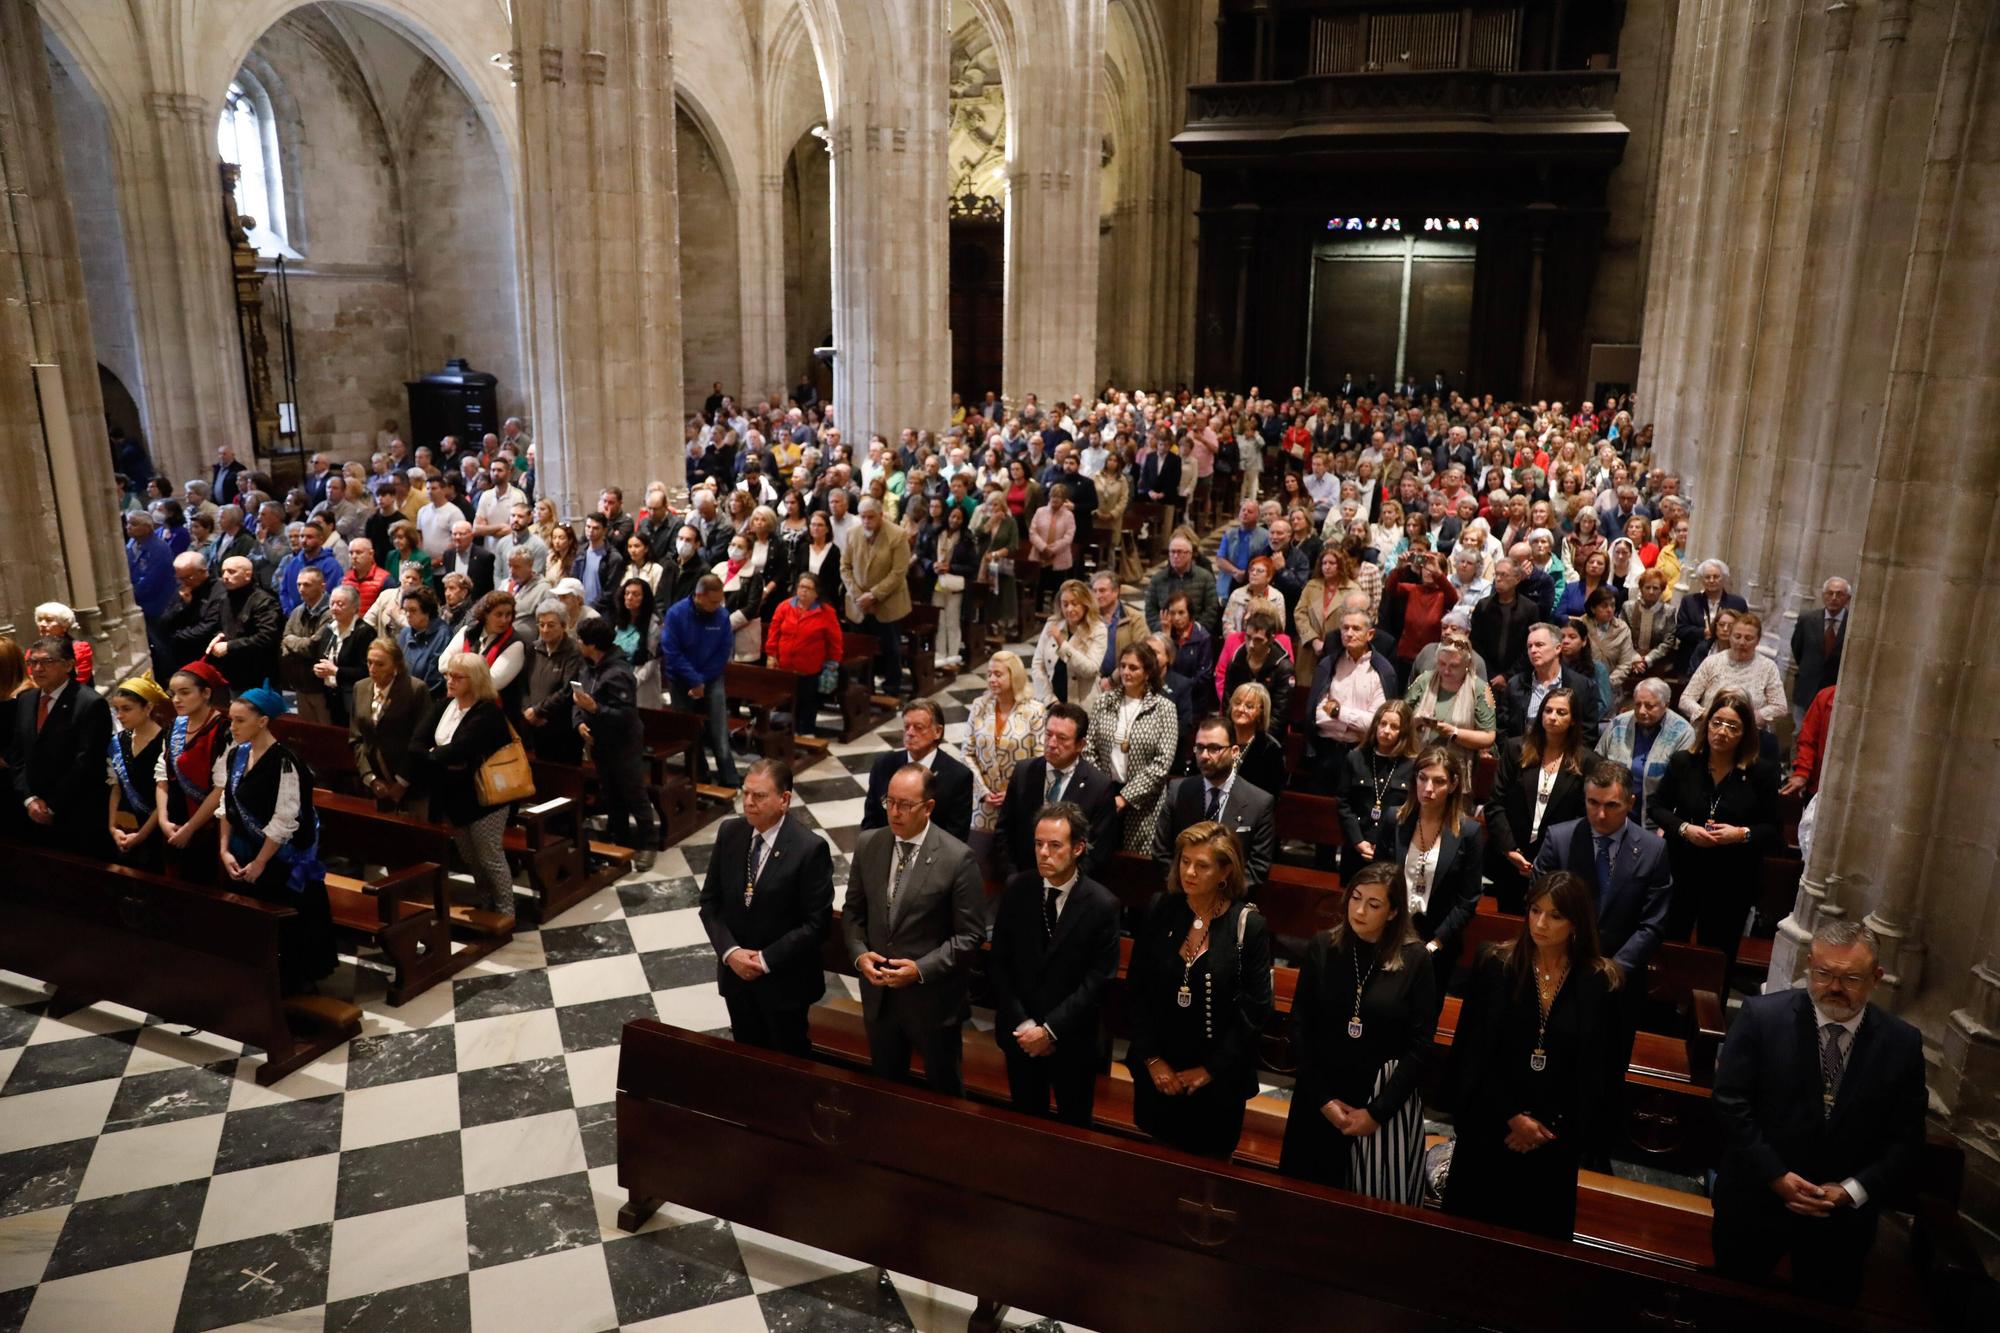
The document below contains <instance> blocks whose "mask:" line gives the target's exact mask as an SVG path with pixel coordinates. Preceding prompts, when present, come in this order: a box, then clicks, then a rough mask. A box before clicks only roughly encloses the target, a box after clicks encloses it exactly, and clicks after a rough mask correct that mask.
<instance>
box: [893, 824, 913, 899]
mask: <svg viewBox="0 0 2000 1333" xmlns="http://www.w3.org/2000/svg"><path fill="white" fill-rule="evenodd" d="M916 850H917V845H916V844H915V843H913V842H903V841H900V840H898V841H897V843H896V868H895V869H894V870H892V871H890V872H889V910H891V911H894V910H895V908H896V893H897V891H898V890H900V889H901V888H902V887H903V872H904V871H906V870H908V869H909V868H910V857H911V855H912V854H914V853H915V852H916Z"/></svg>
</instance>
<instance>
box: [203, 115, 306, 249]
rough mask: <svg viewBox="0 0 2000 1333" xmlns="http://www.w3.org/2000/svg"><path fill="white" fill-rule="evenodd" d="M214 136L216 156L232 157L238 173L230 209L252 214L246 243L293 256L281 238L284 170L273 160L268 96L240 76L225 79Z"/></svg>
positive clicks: (274, 142)
mask: <svg viewBox="0 0 2000 1333" xmlns="http://www.w3.org/2000/svg"><path fill="white" fill-rule="evenodd" d="M215 141H216V147H217V149H218V150H219V151H220V152H221V154H222V160H223V161H225V162H230V163H234V164H235V166H236V168H237V170H238V172H239V173H240V174H239V175H238V176H237V178H236V211H237V212H238V213H240V214H246V215H248V216H250V217H252V218H255V219H256V220H257V225H256V226H255V227H254V228H252V229H251V232H250V244H251V245H253V246H255V247H256V249H257V253H258V254H260V255H266V256H275V255H284V256H286V257H287V258H293V259H296V258H298V252H297V251H296V250H295V249H294V248H293V247H292V246H291V245H290V244H288V243H287V241H286V236H285V232H286V215H285V182H284V172H283V170H282V169H281V168H280V166H279V153H278V136H277V127H276V125H275V124H274V122H273V117H272V115H271V103H270V99H269V98H268V97H266V96H264V91H263V89H261V88H259V87H257V86H256V85H255V84H254V83H251V82H250V81H248V80H247V79H244V78H241V77H239V78H238V79H237V80H236V82H234V83H232V84H230V85H229V93H228V95H227V96H226V97H224V98H223V99H222V119H221V120H220V121H219V122H218V123H217V125H216V131H215Z"/></svg>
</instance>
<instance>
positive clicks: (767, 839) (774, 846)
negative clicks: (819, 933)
mask: <svg viewBox="0 0 2000 1333" xmlns="http://www.w3.org/2000/svg"><path fill="white" fill-rule="evenodd" d="M447 711H449V710H447ZM781 827H783V821H782V820H781V821H779V822H778V823H776V824H773V825H771V827H770V828H769V829H767V830H765V831H764V832H762V833H759V832H758V831H757V829H756V828H755V827H754V826H753V827H752V828H751V830H750V844H749V846H748V848H747V849H746V851H747V853H748V855H749V858H750V859H749V860H748V861H746V862H744V871H745V873H746V874H747V873H748V871H749V868H750V867H751V866H755V867H757V870H758V872H759V873H760V874H761V873H762V872H763V871H764V870H766V869H768V868H769V867H770V864H771V858H772V857H773V856H776V855H777V854H778V830H779V829H780V828H781ZM760 842H761V843H763V844H764V851H763V855H762V856H761V857H760V856H759V855H758V852H757V844H758V843H760ZM754 882H755V881H754V880H753V881H752V883H754ZM743 952H744V948H743V946H742V945H740V944H739V945H737V946H735V947H734V948H732V949H731V950H730V951H729V952H728V953H725V954H723V955H722V961H723V962H725V963H727V962H728V961H729V959H730V957H731V955H733V954H739V953H743ZM770 970H771V969H770V968H769V967H766V968H765V969H764V971H765V972H767V973H768V972H769V971H770Z"/></svg>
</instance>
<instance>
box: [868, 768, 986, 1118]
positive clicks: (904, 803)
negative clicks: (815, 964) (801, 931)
mask: <svg viewBox="0 0 2000 1333" xmlns="http://www.w3.org/2000/svg"><path fill="white" fill-rule="evenodd" d="M936 782H937V780H936V778H935V777H934V776H933V775H932V773H931V771H930V770H929V769H927V768H925V767H924V766H923V765H921V764H905V765H904V766H903V767H902V768H901V769H899V770H897V772H896V774H895V776H894V777H892V778H890V779H889V791H888V795H887V796H886V797H885V798H884V799H883V801H882V806H883V809H884V810H885V812H886V813H887V815H888V819H889V826H888V827H887V828H877V829H868V830H867V831H865V832H863V833H862V835H861V838H860V841H859V842H857V843H856V844H855V848H854V862H853V868H852V869H851V870H850V872H849V873H848V877H847V898H846V901H845V902H843V903H842V904H841V908H840V930H841V935H842V936H843V938H844V939H845V940H846V944H847V956H848V957H850V958H852V959H853V960H854V970H855V971H856V972H859V973H860V974H861V1012H862V1019H863V1022H864V1024H865V1026H866V1027H867V1031H868V1050H869V1055H870V1058H871V1063H872V1064H873V1066H874V1069H875V1072H876V1073H878V1074H882V1075H885V1076H887V1077H889V1078H902V1077H904V1076H905V1075H907V1074H908V1073H909V1070H910V1052H911V1051H912V1050H917V1051H921V1052H922V1053H923V1057H924V1071H925V1073H926V1074H927V1075H928V1077H929V1079H930V1085H931V1087H932V1089H933V1090H935V1091H937V1092H942V1093H948V1094H950V1095H951V1096H954V1097H956V1096H960V1095H962V1094H963V1092H964V1090H965V1085H964V1083H963V1081H962V1080H961V1079H960V1077H959V1058H960V1036H959V1029H960V1024H961V1022H962V1021H963V1018H964V1013H965V992H966V975H967V973H968V971H969V970H970V969H971V966H972V960H973V958H974V957H975V956H976V955H977V954H978V952H979V946H980V942H981V941H982V940H984V939H985V937H986V895H985V886H984V884H983V882H982V880H981V877H980V874H979V867H978V866H977V865H976V864H975V863H974V861H973V859H972V853H971V852H970V851H969V850H968V849H967V848H966V845H965V844H964V843H962V842H960V841H959V840H958V839H957V838H954V837H952V836H951V834H949V833H947V832H945V831H944V830H943V829H942V828H940V827H938V826H937V825H935V824H933V823H932V822H931V811H932V809H933V808H934V807H935V806H936V803H937V801H936Z"/></svg>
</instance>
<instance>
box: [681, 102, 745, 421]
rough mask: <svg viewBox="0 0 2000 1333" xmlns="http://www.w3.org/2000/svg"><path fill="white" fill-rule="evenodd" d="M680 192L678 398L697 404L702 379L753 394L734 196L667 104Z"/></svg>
mask: <svg viewBox="0 0 2000 1333" xmlns="http://www.w3.org/2000/svg"><path fill="white" fill-rule="evenodd" d="M674 135H675V140H674V142H675V155H676V158H677V160H678V162H679V170H680V191H681V233H680V251H679V252H680V261H681V374H682V377H683V379H684V380H685V383H686V389H685V394H686V401H687V402H688V403H689V404H691V405H692V406H693V407H697V408H698V407H700V406H701V402H702V400H703V399H704V398H706V397H708V395H709V386H710V385H712V384H713V383H714V382H715V381H716V380H721V381H722V388H723V391H724V392H725V393H732V394H736V395H737V396H738V397H739V398H740V397H742V396H743V395H744V394H746V393H748V394H752V395H754V394H755V393H757V392H761V391H762V390H763V389H764V388H765V387H766V386H764V385H747V384H745V383H743V286H742V280H743V279H742V266H741V262H740V260H739V257H738V256H739V246H738V241H737V230H736V199H735V197H734V195H733V194H732V193H731V191H730V188H729V181H728V180H727V179H726V178H725V177H724V176H723V172H722V164H721V162H720V161H719V160H718V159H717V158H716V154H715V148H714V146H713V145H711V144H710V143H709V141H708V136H707V135H706V134H704V133H703V132H702V129H701V126H699V125H697V124H696V123H695V121H694V120H693V118H692V117H690V116H689V115H688V113H687V111H686V110H685V109H684V108H681V107H676V108H675V109H674Z"/></svg>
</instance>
